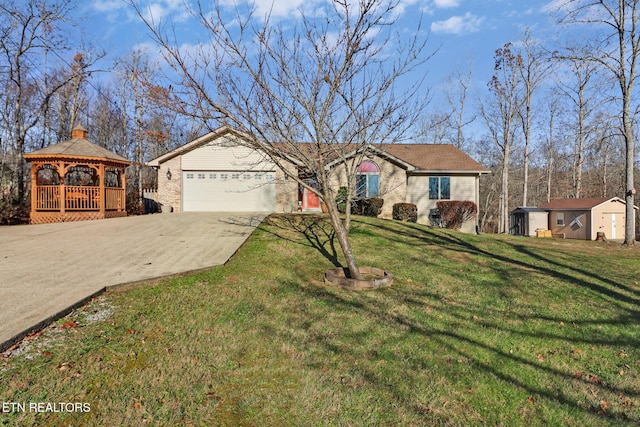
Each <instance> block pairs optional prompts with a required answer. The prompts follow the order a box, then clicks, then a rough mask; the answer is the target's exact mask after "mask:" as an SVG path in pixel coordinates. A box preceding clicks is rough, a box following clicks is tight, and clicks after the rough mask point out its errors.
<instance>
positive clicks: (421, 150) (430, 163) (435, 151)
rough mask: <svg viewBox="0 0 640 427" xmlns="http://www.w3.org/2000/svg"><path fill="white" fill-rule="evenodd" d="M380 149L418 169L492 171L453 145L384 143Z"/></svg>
mask: <svg viewBox="0 0 640 427" xmlns="http://www.w3.org/2000/svg"><path fill="white" fill-rule="evenodd" d="M380 149H381V150H382V151H384V152H386V153H389V154H391V155H392V156H394V157H397V158H399V159H401V160H403V161H404V162H407V163H409V164H411V165H413V166H414V167H415V168H416V171H441V172H476V173H490V172H491V171H490V170H489V169H487V168H485V167H484V166H482V165H481V164H480V163H478V162H476V161H475V160H473V159H472V158H471V157H470V156H469V155H468V154H466V153H465V152H464V151H462V150H459V149H458V148H456V147H454V146H453V145H446V144H382V145H380Z"/></svg>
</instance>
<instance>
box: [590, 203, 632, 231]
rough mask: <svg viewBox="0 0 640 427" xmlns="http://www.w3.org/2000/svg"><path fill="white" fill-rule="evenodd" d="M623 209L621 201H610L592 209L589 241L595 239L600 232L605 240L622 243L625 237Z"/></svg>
mask: <svg viewBox="0 0 640 427" xmlns="http://www.w3.org/2000/svg"><path fill="white" fill-rule="evenodd" d="M625 207H626V206H625V204H624V203H622V202H621V201H619V200H612V201H609V202H605V203H604V204H602V205H600V206H596V207H595V208H593V209H592V217H593V234H592V235H591V240H593V239H595V238H596V237H597V235H598V232H602V233H604V234H605V236H606V237H607V239H611V240H620V241H623V240H624V237H625V233H624V222H625V214H626V212H625Z"/></svg>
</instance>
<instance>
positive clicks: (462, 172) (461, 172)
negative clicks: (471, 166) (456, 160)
mask: <svg viewBox="0 0 640 427" xmlns="http://www.w3.org/2000/svg"><path fill="white" fill-rule="evenodd" d="M490 173H491V171H478V170H454V169H451V170H445V169H443V170H433V169H432V170H424V169H414V170H412V171H407V175H478V176H480V175H486V174H490Z"/></svg>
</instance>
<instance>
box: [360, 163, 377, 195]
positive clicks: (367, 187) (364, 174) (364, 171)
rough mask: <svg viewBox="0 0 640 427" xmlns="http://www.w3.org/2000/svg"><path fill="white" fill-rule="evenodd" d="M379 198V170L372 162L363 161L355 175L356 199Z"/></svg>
mask: <svg viewBox="0 0 640 427" xmlns="http://www.w3.org/2000/svg"><path fill="white" fill-rule="evenodd" d="M379 196H380V169H379V168H378V165H376V164H375V163H374V162H372V161H369V160H365V161H364V162H362V163H360V166H358V173H357V174H356V197H361V198H362V197H379Z"/></svg>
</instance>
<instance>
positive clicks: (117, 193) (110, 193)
mask: <svg viewBox="0 0 640 427" xmlns="http://www.w3.org/2000/svg"><path fill="white" fill-rule="evenodd" d="M104 191H105V193H106V194H105V198H104V199H105V202H106V203H107V204H106V205H105V209H106V210H108V211H122V210H124V208H125V195H124V189H123V188H109V187H107V188H105V189H104Z"/></svg>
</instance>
